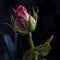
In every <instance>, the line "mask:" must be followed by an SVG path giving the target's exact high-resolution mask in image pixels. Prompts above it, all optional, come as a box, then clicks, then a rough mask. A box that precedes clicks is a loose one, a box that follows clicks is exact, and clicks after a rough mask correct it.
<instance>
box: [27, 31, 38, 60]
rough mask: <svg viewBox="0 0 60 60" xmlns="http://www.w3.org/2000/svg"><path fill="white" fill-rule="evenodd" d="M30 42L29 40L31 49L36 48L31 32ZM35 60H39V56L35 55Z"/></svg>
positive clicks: (29, 35)
mask: <svg viewBox="0 0 60 60" xmlns="http://www.w3.org/2000/svg"><path fill="white" fill-rule="evenodd" d="M28 40H29V43H30V47H31V48H34V43H33V39H32V33H31V32H29V34H28ZM35 60H38V57H37V54H35Z"/></svg>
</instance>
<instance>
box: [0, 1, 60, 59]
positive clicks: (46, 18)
mask: <svg viewBox="0 0 60 60" xmlns="http://www.w3.org/2000/svg"><path fill="white" fill-rule="evenodd" d="M19 4H22V5H24V6H25V7H26V8H27V10H28V11H31V12H32V6H34V7H35V9H36V6H38V8H39V13H38V22H37V28H36V30H35V31H34V32H33V38H34V44H35V46H37V45H39V44H42V43H44V42H45V41H46V39H47V38H49V37H50V36H51V35H52V34H54V39H53V41H52V42H51V46H52V50H51V52H50V53H49V55H48V56H46V58H47V60H59V53H60V51H59V50H60V49H59V48H60V46H59V45H60V44H59V40H60V38H59V33H60V31H59V25H60V21H59V20H60V1H59V0H0V32H5V33H8V34H10V35H11V37H13V34H12V31H11V29H9V27H8V28H7V27H6V26H4V25H3V23H4V22H7V23H10V9H11V7H14V8H15V9H16V8H17V6H18V5H19ZM21 39H22V43H23V48H22V49H21V48H20V40H19V38H18V46H17V51H18V54H17V55H18V59H19V58H20V56H21V54H22V53H23V52H24V51H26V50H28V49H29V48H30V47H29V44H28V41H26V40H27V36H24V37H22V38H21ZM26 46H27V47H26ZM4 49H5V45H4V42H3V41H2V40H0V55H2V54H3V52H4Z"/></svg>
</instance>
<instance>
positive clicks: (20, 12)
mask: <svg viewBox="0 0 60 60" xmlns="http://www.w3.org/2000/svg"><path fill="white" fill-rule="evenodd" d="M35 27H36V20H35V18H34V17H32V16H31V15H30V14H29V13H28V12H27V9H26V8H25V7H24V6H22V5H20V6H18V8H17V10H14V30H15V31H17V32H19V33H22V34H27V33H28V32H32V31H34V30H35Z"/></svg>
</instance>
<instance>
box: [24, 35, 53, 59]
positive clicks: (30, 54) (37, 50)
mask: <svg viewBox="0 0 60 60" xmlns="http://www.w3.org/2000/svg"><path fill="white" fill-rule="evenodd" d="M52 37H53V36H51V38H49V39H48V40H47V42H45V43H44V44H42V45H39V46H37V47H34V48H33V49H30V50H28V51H26V52H25V54H24V56H23V60H33V59H34V58H35V56H37V58H38V59H40V60H41V58H44V57H45V56H46V55H48V54H49V52H50V50H51V46H50V43H51V41H52Z"/></svg>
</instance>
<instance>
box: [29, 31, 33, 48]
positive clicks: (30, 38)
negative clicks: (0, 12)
mask: <svg viewBox="0 0 60 60" xmlns="http://www.w3.org/2000/svg"><path fill="white" fill-rule="evenodd" d="M28 40H29V43H30V46H31V48H34V43H33V39H32V33H31V32H29V34H28Z"/></svg>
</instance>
